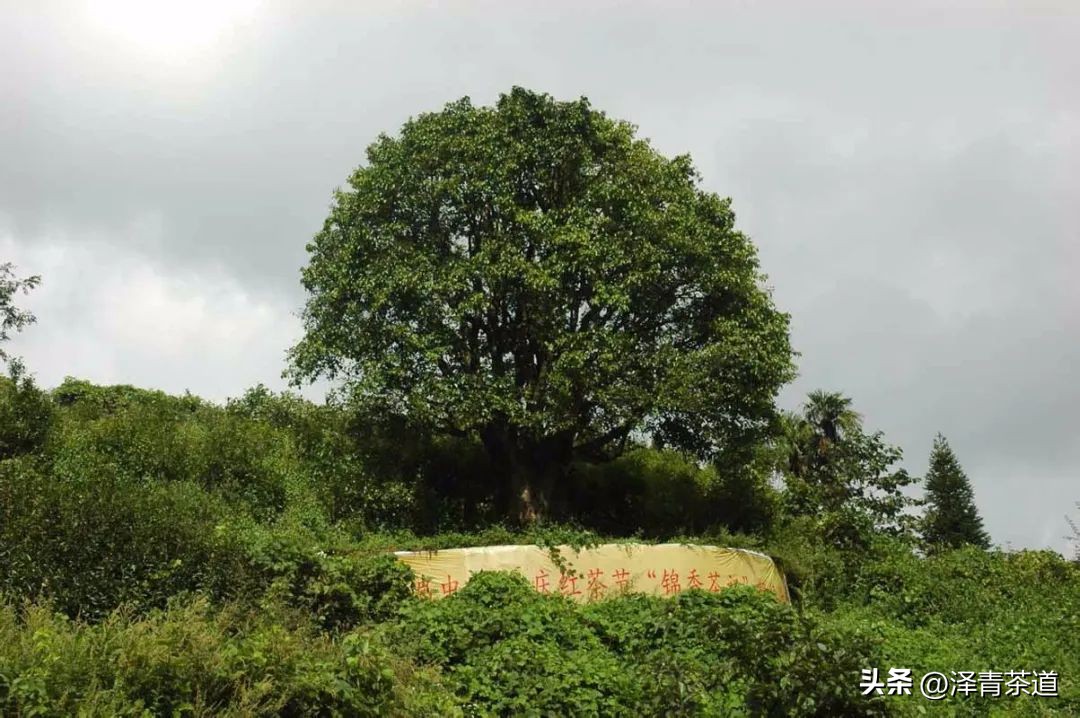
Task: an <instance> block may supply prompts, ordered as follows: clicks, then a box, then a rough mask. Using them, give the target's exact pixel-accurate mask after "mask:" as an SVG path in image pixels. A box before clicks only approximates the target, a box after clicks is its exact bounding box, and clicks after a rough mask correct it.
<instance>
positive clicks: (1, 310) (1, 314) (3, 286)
mask: <svg viewBox="0 0 1080 718" xmlns="http://www.w3.org/2000/svg"><path fill="white" fill-rule="evenodd" d="M40 283H41V277H38V276H33V277H27V278H25V279H19V278H18V277H17V276H16V275H15V267H14V265H13V264H12V263H11V262H4V263H3V264H0V342H6V341H7V340H8V339H10V338H11V333H12V332H18V331H20V330H21V329H22V328H23V327H25V326H27V325H28V324H33V323H34V321H36V320H35V319H34V315H33V314H31V313H30V312H28V311H26V310H23V309H19V308H18V307H16V306H15V304H14V300H15V296H16V295H17V294H19V293H20V292H21V293H23V294H26V293H27V292H29V291H30V290H31V289H33V288H34V287H36V286H37V285H38V284H40ZM7 359H8V355H7V354H5V353H4V350H3V349H2V348H0V361H5V362H6V361H7Z"/></svg>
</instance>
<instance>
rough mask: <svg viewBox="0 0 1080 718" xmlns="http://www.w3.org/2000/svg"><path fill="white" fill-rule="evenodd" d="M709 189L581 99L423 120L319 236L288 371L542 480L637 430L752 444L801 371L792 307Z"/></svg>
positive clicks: (341, 197) (709, 446) (382, 158)
mask: <svg viewBox="0 0 1080 718" xmlns="http://www.w3.org/2000/svg"><path fill="white" fill-rule="evenodd" d="M697 181H698V180H697V176H696V174H695V173H694V171H693V168H692V165H691V164H690V161H689V159H688V158H687V157H677V158H674V159H667V158H665V157H663V156H661V155H660V154H658V153H657V152H656V151H655V150H653V149H652V148H651V147H650V146H649V144H648V143H647V142H646V141H644V140H640V139H637V138H635V136H634V129H633V128H632V127H631V126H630V125H628V124H626V123H624V122H619V121H615V120H612V119H610V118H608V117H607V116H606V115H604V114H603V113H601V112H598V111H596V110H594V109H593V108H592V107H591V106H590V105H589V103H588V101H587V100H584V99H582V100H579V101H576V102H556V101H555V100H553V99H552V98H551V97H549V96H547V95H542V94H536V93H532V92H529V91H527V90H523V89H521V88H515V89H514V90H513V91H512V92H510V93H509V94H507V95H503V96H502V97H501V98H500V100H499V102H498V103H497V104H496V106H495V107H481V108H478V107H474V106H473V105H472V104H471V103H470V102H469V101H468V100H467V99H465V100H462V101H459V102H456V103H452V104H450V105H448V106H447V107H446V108H445V109H444V110H443V111H441V112H438V113H430V114H423V115H420V116H419V117H416V118H414V119H412V120H410V121H409V122H408V123H406V124H405V126H404V127H403V128H402V129H401V132H400V134H399V135H397V136H395V137H388V136H382V137H380V138H379V139H378V140H376V142H375V143H374V144H373V145H372V146H371V147H370V148H369V151H368V163H367V165H365V166H363V167H361V168H359V169H357V170H356V172H355V173H354V174H353V176H352V177H351V178H350V180H349V188H348V189H346V190H344V191H341V192H338V193H337V194H336V196H335V203H334V206H333V208H332V210H331V213H330V216H329V217H328V218H327V220H326V223H325V225H324V228H323V230H322V231H321V232H320V233H319V234H318V235H316V237H315V238H314V240H313V241H312V242H311V244H309V246H308V249H309V251H310V253H311V259H310V263H309V265H308V266H307V267H306V268H305V269H304V272H303V282H304V286H305V287H306V288H307V289H308V291H309V293H310V294H309V299H308V303H307V306H306V308H305V312H304V321H305V329H306V335H305V338H304V339H303V340H302V341H301V342H300V343H299V344H298V345H297V346H296V347H294V348H293V350H292V352H291V354H290V358H291V374H292V377H293V378H294V379H295V380H297V381H302V380H308V379H313V378H315V377H319V376H325V377H330V378H337V379H341V380H344V381H345V383H346V384H347V385H348V386H349V387H350V388H351V396H352V398H353V399H354V401H356V402H357V403H358V404H360V405H361V406H379V407H380V408H383V409H385V410H389V411H393V412H398V413H402V414H406V415H408V416H409V418H410V419H411V420H413V421H415V422H417V423H419V424H423V425H427V426H429V427H432V428H434V429H436V430H439V431H444V432H447V433H451V434H455V435H462V434H466V435H468V434H472V435H474V436H487V437H488V439H485V444H486V445H487V446H488V448H489V450H490V451H492V454H493V456H495V455H505V456H506V457H507V461H508V462H509V464H513V465H515V466H518V467H519V468H524V469H527V470H528V471H527V473H528V472H531V473H532V474H534V475H535V474H542V473H544V471H545V469H544V467H542V466H539V465H538V464H544V463H549V464H550V463H554V464H557V465H560V466H563V467H565V465H566V464H567V463H568V462H569V460H570V459H571V458H573V457H574V456H578V457H580V458H589V459H595V458H598V457H601V456H605V455H611V454H617V453H618V452H619V451H621V448H622V446H623V444H624V443H625V441H626V438H627V437H628V436H630V435H631V433H632V432H635V431H642V430H648V431H654V432H663V433H665V434H666V435H667V437H668V441H669V443H672V444H675V445H676V446H679V447H682V448H685V449H688V450H693V451H696V452H698V453H701V454H703V455H707V454H710V453H711V452H714V451H715V450H716V449H717V448H718V447H719V446H721V445H725V444H731V443H732V442H740V441H746V440H747V437H752V436H756V435H758V434H760V432H761V431H762V430H763V429H764V427H765V426H766V425H767V423H768V422H769V420H770V419H771V417H772V411H773V406H772V400H773V397H774V395H775V393H776V391H777V389H778V388H779V386H780V385H781V384H783V383H784V381H786V380H787V379H788V378H789V377H790V376H791V352H790V348H789V345H788V338H787V316H786V315H784V314H781V313H779V312H777V311H776V310H775V308H774V307H773V306H772V303H771V300H770V298H769V297H768V295H767V293H766V292H764V291H763V290H762V289H761V288H760V279H761V277H760V274H759V272H758V267H757V260H756V257H755V252H754V249H753V246H752V245H751V244H750V242H749V240H748V239H747V238H746V237H745V236H744V235H742V234H740V233H739V232H737V231H735V230H734V216H733V214H732V212H731V209H730V204H729V202H727V201H726V200H721V199H720V198H718V197H716V196H715V195H711V194H709V193H706V192H704V191H702V190H701V189H700V188H699V187H698V186H697ZM496 436H498V437H501V438H500V439H498V441H496V439H495V438H493V437H496ZM553 442H554V443H559V444H565V445H566V446H567V447H568V448H567V449H566V450H565V451H561V452H551V451H548V450H545V449H542V448H541V447H545V446H548V447H550V445H552V443H553ZM495 444H498V445H497V446H496V445H495ZM538 454H542V455H545V456H546V458H543V459H541V458H537V456H538ZM503 468H504V469H505V470H510V469H509V465H508V466H504V467H503ZM533 478H535V476H534V477H533ZM535 488H542V487H535Z"/></svg>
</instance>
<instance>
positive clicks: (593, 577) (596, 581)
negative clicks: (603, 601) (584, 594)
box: [586, 568, 607, 601]
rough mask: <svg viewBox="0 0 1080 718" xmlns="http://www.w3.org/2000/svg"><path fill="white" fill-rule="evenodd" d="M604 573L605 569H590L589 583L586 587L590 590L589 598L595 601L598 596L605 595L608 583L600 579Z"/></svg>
mask: <svg viewBox="0 0 1080 718" xmlns="http://www.w3.org/2000/svg"><path fill="white" fill-rule="evenodd" d="M603 575H604V572H603V570H601V569H599V568H594V569H590V570H589V585H588V586H587V587H586V588H588V590H589V600H591V601H595V600H596V599H598V598H603V597H604V592H605V591H606V590H607V585H606V584H605V583H604V582H603V581H601V580H600V578H601V577H602V576H603Z"/></svg>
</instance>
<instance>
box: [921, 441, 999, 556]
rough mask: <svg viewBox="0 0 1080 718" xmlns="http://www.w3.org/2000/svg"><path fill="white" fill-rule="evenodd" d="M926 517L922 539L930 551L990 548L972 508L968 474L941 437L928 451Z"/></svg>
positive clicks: (976, 512) (981, 525) (973, 506)
mask: <svg viewBox="0 0 1080 718" xmlns="http://www.w3.org/2000/svg"><path fill="white" fill-rule="evenodd" d="M926 504H927V507H926V516H925V517H924V518H923V540H924V541H925V542H926V544H927V546H928V547H929V548H930V549H932V550H937V549H946V548H958V547H960V546H964V545H973V546H978V547H979V548H989V547H990V536H989V535H988V534H987V533H986V530H985V529H984V528H983V522H982V518H981V517H980V516H979V510H978V508H976V506H975V492H974V491H973V490H972V488H971V482H970V481H969V480H968V477H967V474H965V473H964V470H963V469H962V468H961V467H960V462H959V460H957V458H956V454H955V453H953V450H952V447H950V446H949V442H948V441H947V440H946V439H945V437H944V436H942V435H941V434H938V435H937V437H936V438H935V439H934V446H933V448H932V449H931V450H930V469H929V471H927V472H926Z"/></svg>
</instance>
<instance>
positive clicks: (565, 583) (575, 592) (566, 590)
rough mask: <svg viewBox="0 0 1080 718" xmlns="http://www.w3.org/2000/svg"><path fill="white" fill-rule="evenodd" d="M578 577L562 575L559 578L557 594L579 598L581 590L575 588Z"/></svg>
mask: <svg viewBox="0 0 1080 718" xmlns="http://www.w3.org/2000/svg"><path fill="white" fill-rule="evenodd" d="M577 582H578V577H577V576H574V575H573V574H567V573H564V574H562V575H560V576H559V593H561V594H562V595H564V596H580V595H581V590H580V589H578V587H577Z"/></svg>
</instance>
